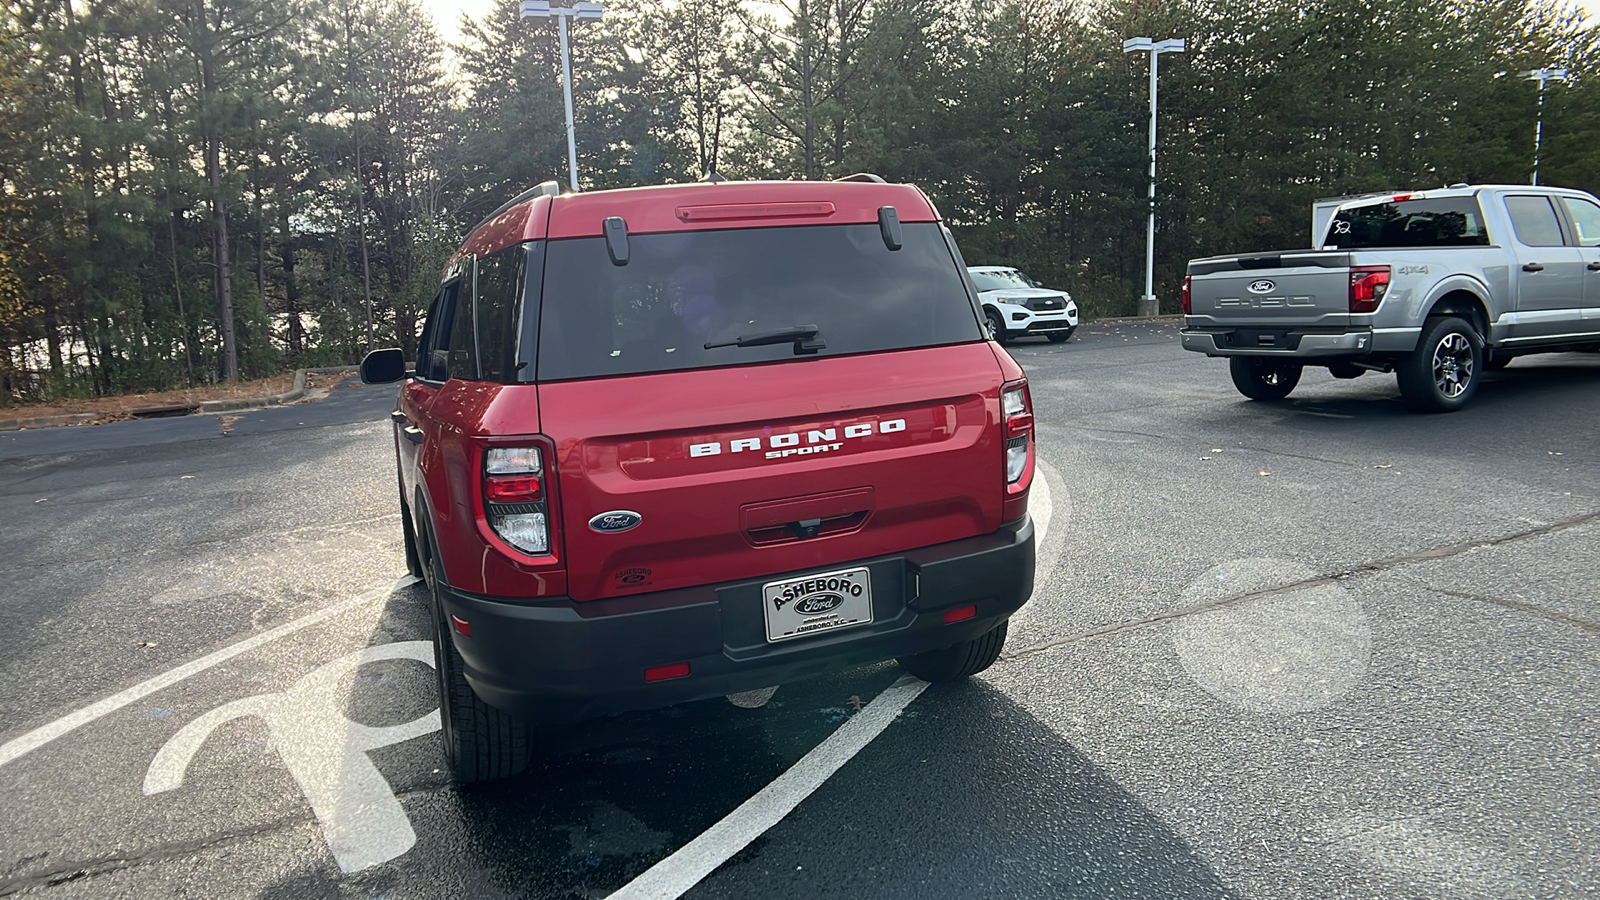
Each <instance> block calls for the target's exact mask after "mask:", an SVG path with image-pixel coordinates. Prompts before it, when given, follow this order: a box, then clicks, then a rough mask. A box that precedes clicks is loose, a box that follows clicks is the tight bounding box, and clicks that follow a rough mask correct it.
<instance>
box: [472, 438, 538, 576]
mask: <svg viewBox="0 0 1600 900" xmlns="http://www.w3.org/2000/svg"><path fill="white" fill-rule="evenodd" d="M540 443H544V442H543V441H540ZM546 447H548V444H546V445H545V447H540V446H526V445H525V446H521V447H490V448H488V449H487V450H485V451H484V454H483V512H484V518H485V519H487V520H488V524H489V528H490V530H491V531H493V532H494V533H495V535H496V536H498V537H499V538H500V539H501V540H502V541H505V542H506V543H507V544H510V545H511V546H512V547H515V548H516V549H518V550H521V551H522V552H523V553H527V554H530V555H533V556H543V555H545V554H548V553H550V552H551V550H552V547H553V546H554V544H553V542H552V541H551V535H550V528H551V518H550V504H549V502H548V493H549V491H548V485H546V484H545V476H546V475H548V474H549V469H548V468H547V467H546V466H545V459H546V455H545V454H546V449H545V448H546Z"/></svg>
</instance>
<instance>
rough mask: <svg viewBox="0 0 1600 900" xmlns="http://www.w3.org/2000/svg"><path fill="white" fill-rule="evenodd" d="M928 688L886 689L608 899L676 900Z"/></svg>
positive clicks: (907, 681)
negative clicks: (689, 839) (709, 824)
mask: <svg viewBox="0 0 1600 900" xmlns="http://www.w3.org/2000/svg"><path fill="white" fill-rule="evenodd" d="M927 686H928V683H927V682H926V681H919V680H917V679H915V678H912V677H911V676H910V675H906V676H904V677H902V678H901V679H900V680H899V681H896V682H895V683H894V684H892V685H890V686H889V689H888V690H886V691H884V692H883V693H881V694H879V695H878V696H877V697H876V698H874V699H873V701H872V702H871V703H868V704H867V705H866V707H865V708H863V709H862V710H861V712H859V713H857V714H855V715H853V716H851V717H850V718H849V719H848V720H846V721H845V723H844V724H843V725H840V726H839V730H838V731H835V732H834V733H833V734H830V735H828V737H827V738H826V739H825V740H824V741H823V742H822V743H820V744H818V745H817V746H816V747H814V748H812V750H811V752H810V753H807V754H806V755H805V756H803V757H801V759H800V761H799V762H797V763H795V764H794V766H793V767H792V768H790V769H789V770H788V771H786V772H784V773H783V774H782V775H779V776H778V777H777V778H775V779H773V781H772V783H771V784H769V785H767V786H766V787H764V788H762V789H761V790H760V792H758V793H757V794H756V795H755V796H754V797H751V798H750V799H749V800H746V801H745V802H744V803H743V804H741V805H740V806H739V808H738V809H736V810H734V811H733V812H731V813H729V814H728V815H727V816H725V817H723V819H722V821H720V822H718V823H717V824H715V825H713V826H711V827H710V828H709V829H707V830H706V831H705V832H704V833H703V834H701V835H700V836H699V837H697V838H695V839H694V840H692V841H690V842H689V843H687V844H685V845H684V846H682V847H680V848H679V849H678V852H676V853H674V854H672V855H671V856H669V857H667V858H666V859H663V860H662V861H660V862H658V863H656V864H655V865H653V866H651V867H650V868H648V869H646V870H645V872H644V874H642V875H640V876H639V877H638V878H635V879H634V880H632V881H630V882H628V883H627V884H626V885H624V886H623V887H622V889H621V890H619V891H617V892H616V893H614V894H610V895H608V897H609V900H676V898H677V897H679V896H682V894H683V892H684V891H687V890H688V889H690V888H692V887H694V886H695V885H696V884H698V883H699V881H700V879H702V878H704V877H706V876H707V875H710V874H711V873H712V872H713V871H715V870H716V868H717V867H718V866H720V865H722V864H723V863H725V862H727V861H728V859H729V858H731V857H732V856H733V855H734V854H735V853H738V852H739V851H740V850H742V849H744V848H745V846H746V845H748V844H749V843H750V842H751V841H753V840H755V839H756V838H758V837H760V836H761V835H762V834H764V833H765V832H766V830H767V829H768V828H771V827H772V826H774V825H776V824H778V822H779V821H780V820H782V819H783V817H784V816H787V815H788V814H789V813H790V812H791V811H792V810H793V809H794V808H795V807H796V806H799V805H800V801H802V800H804V799H806V798H807V797H809V796H811V793H812V792H813V791H815V790H816V789H817V788H819V787H822V784H823V782H825V781H827V780H828V779H829V778H830V777H832V775H833V773H835V772H837V771H839V769H840V768H841V767H843V766H844V764H845V763H847V762H849V761H850V760H851V759H853V758H854V757H855V755H856V754H857V753H860V752H861V748H863V747H865V746H867V745H868V744H870V743H872V739H873V738H875V737H877V736H878V735H879V734H882V733H883V730H884V729H885V728H888V727H889V725H890V723H892V722H893V721H894V719H895V716H898V715H900V711H901V710H903V709H905V708H906V705H907V704H909V703H910V702H911V701H913V700H915V699H917V695H918V694H921V693H922V691H923V690H924V689H925V688H927Z"/></svg>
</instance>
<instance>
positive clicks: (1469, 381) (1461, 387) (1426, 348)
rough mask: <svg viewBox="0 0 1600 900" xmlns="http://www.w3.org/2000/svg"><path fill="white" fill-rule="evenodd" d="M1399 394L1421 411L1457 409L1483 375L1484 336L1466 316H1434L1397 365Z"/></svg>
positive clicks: (1475, 389)
mask: <svg viewBox="0 0 1600 900" xmlns="http://www.w3.org/2000/svg"><path fill="white" fill-rule="evenodd" d="M1395 376H1396V379H1397V380H1398V381H1399V383H1400V396H1401V397H1402V398H1403V399H1404V400H1405V401H1406V403H1407V404H1409V405H1410V406H1411V407H1412V408H1413V409H1416V410H1418V411H1420V412H1455V411H1456V410H1458V409H1460V408H1461V407H1463V406H1466V405H1467V401H1469V400H1471V399H1472V395H1473V394H1476V393H1477V392H1478V382H1479V381H1481V380H1482V379H1483V339H1482V338H1480V337H1478V333H1477V332H1476V331H1474V330H1473V329H1472V325H1470V324H1469V323H1468V322H1467V321H1466V320H1465V319H1460V318H1457V317H1455V316H1435V317H1434V318H1431V319H1429V320H1428V321H1427V323H1426V324H1425V325H1424V326H1423V329H1422V340H1420V341H1418V342H1417V349H1415V350H1413V351H1411V355H1409V356H1407V357H1406V358H1405V359H1404V360H1402V361H1401V363H1400V365H1399V366H1398V367H1396V368H1395Z"/></svg>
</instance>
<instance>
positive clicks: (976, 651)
mask: <svg viewBox="0 0 1600 900" xmlns="http://www.w3.org/2000/svg"><path fill="white" fill-rule="evenodd" d="M1005 645H1006V622H1001V623H1000V624H999V625H996V626H995V627H993V628H991V629H989V630H988V631H986V632H984V633H983V634H980V635H978V636H977V637H975V638H973V639H972V640H970V641H962V642H960V643H959V644H952V645H950V646H949V647H945V648H943V649H940V650H929V651H927V652H925V653H918V654H917V655H915V656H902V657H900V659H899V660H898V661H899V663H900V668H902V669H905V670H906V671H907V672H909V673H911V674H912V675H915V676H917V677H918V678H921V679H922V680H923V681H927V682H931V683H933V684H945V683H948V682H951V681H960V680H961V679H963V678H966V677H967V676H969V675H976V674H978V673H979V672H982V671H983V670H984V669H987V668H989V667H990V666H992V665H994V661H995V660H997V659H999V658H1000V650H1001V649H1002V648H1004V647H1005Z"/></svg>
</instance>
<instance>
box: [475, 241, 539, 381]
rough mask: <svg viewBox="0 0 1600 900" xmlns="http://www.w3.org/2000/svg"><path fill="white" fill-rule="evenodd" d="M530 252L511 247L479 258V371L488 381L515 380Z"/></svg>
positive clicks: (479, 374)
mask: <svg viewBox="0 0 1600 900" xmlns="http://www.w3.org/2000/svg"><path fill="white" fill-rule="evenodd" d="M527 256H528V254H527V252H526V250H524V248H523V247H522V246H521V245H517V246H514V247H508V248H506V249H505V250H501V251H500V252H499V253H495V254H492V255H489V256H485V257H482V258H480V259H479V260H478V292H477V298H478V308H477V333H478V344H477V349H478V373H477V376H476V377H479V378H482V379H484V380H486V381H502V382H503V381H514V380H515V379H514V378H513V377H512V376H513V375H514V374H515V373H516V356H517V328H516V323H517V315H518V313H519V311H520V309H521V305H522V273H523V265H524V261H525V260H526V259H527Z"/></svg>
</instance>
